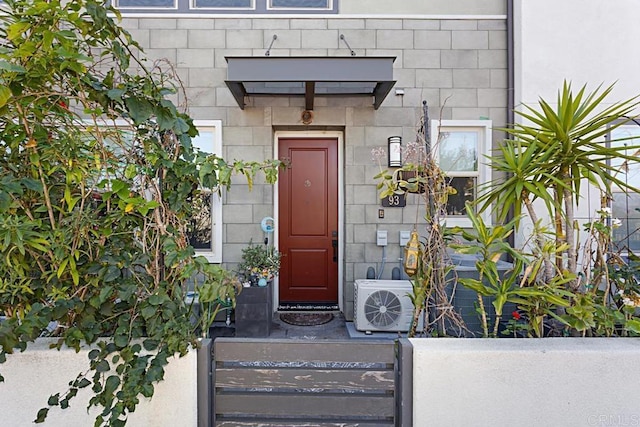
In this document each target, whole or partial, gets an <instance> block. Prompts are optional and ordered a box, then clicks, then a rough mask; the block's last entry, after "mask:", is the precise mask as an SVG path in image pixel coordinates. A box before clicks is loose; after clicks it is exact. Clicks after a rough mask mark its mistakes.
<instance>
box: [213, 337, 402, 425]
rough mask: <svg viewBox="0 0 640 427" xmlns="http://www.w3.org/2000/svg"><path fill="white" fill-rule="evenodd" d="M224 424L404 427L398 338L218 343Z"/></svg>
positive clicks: (217, 404) (218, 420) (218, 408)
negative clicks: (399, 412)
mask: <svg viewBox="0 0 640 427" xmlns="http://www.w3.org/2000/svg"><path fill="white" fill-rule="evenodd" d="M213 378H214V397H213V400H214V401H213V403H214V405H213V406H214V411H213V412H214V420H215V425H216V426H219V427H230V426H237V427H242V426H249V425H253V426H255V425H260V426H264V427H271V426H280V427H289V426H291V427H293V426H296V427H305V426H308V427H336V426H341V427H349V426H353V427H357V426H362V427H374V426H393V425H396V421H397V411H396V403H397V402H396V400H397V397H398V395H397V390H398V389H397V387H398V385H397V365H396V347H395V343H394V342H393V341H389V340H386V341H373V340H372V341H368V340H367V341H361V342H359V341H355V340H344V341H330V340H326V341H325V340H321V341H320V340H319V341H310V340H271V339H251V338H218V339H216V340H215V342H214V375H213Z"/></svg>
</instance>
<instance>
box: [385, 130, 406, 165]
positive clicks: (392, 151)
mask: <svg viewBox="0 0 640 427" xmlns="http://www.w3.org/2000/svg"><path fill="white" fill-rule="evenodd" d="M387 141H388V143H389V167H390V168H399V167H400V166H402V137H401V136H390V137H389V138H388V139H387Z"/></svg>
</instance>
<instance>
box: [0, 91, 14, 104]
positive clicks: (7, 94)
mask: <svg viewBox="0 0 640 427" xmlns="http://www.w3.org/2000/svg"><path fill="white" fill-rule="evenodd" d="M11 96H12V93H11V89H9V88H8V87H6V86H0V108H1V107H4V106H5V105H6V104H7V101H9V99H10V98H11Z"/></svg>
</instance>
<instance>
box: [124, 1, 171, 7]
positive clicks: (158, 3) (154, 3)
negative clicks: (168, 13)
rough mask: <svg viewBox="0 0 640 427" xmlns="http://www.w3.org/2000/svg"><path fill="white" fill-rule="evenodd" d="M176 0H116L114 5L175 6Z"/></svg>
mask: <svg viewBox="0 0 640 427" xmlns="http://www.w3.org/2000/svg"><path fill="white" fill-rule="evenodd" d="M175 2H176V0H117V2H116V7H129V8H134V7H172V8H174V7H176V3H175Z"/></svg>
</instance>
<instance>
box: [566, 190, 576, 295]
mask: <svg viewBox="0 0 640 427" xmlns="http://www.w3.org/2000/svg"><path fill="white" fill-rule="evenodd" d="M563 196H564V210H565V215H566V216H567V217H566V222H565V236H566V237H565V238H566V241H567V244H568V245H569V248H568V249H567V270H568V272H569V273H570V274H574V275H576V277H577V274H578V260H577V256H576V253H577V251H576V239H575V232H574V231H575V230H574V229H573V221H574V213H573V197H572V194H571V190H570V189H569V188H565V189H564V190H563ZM568 286H569V288H570V289H572V290H574V291H575V290H577V288H578V281H577V280H576V279H573V280H572V281H571V282H569V283H568Z"/></svg>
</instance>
